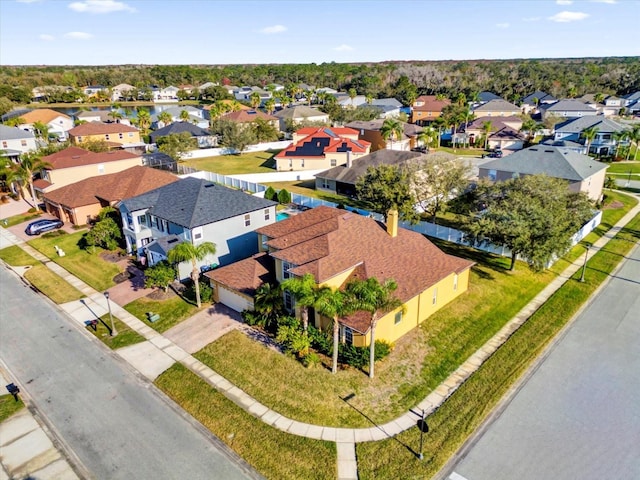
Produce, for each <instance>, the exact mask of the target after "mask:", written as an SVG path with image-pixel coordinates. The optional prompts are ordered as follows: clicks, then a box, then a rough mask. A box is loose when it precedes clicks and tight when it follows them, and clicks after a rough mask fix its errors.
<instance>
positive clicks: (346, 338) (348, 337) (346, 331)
mask: <svg viewBox="0 0 640 480" xmlns="http://www.w3.org/2000/svg"><path fill="white" fill-rule="evenodd" d="M342 341H343V342H344V343H346V344H347V345H353V330H351V329H350V328H349V327H342Z"/></svg>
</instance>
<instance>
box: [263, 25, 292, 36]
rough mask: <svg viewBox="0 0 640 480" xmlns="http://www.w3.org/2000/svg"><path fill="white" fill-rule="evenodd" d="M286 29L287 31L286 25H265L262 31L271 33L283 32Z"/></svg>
mask: <svg viewBox="0 0 640 480" xmlns="http://www.w3.org/2000/svg"><path fill="white" fill-rule="evenodd" d="M286 31H287V27H285V26H284V25H272V26H270V27H264V28H263V29H262V30H260V33H267V34H271V33H282V32H286Z"/></svg>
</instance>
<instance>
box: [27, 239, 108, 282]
mask: <svg viewBox="0 0 640 480" xmlns="http://www.w3.org/2000/svg"><path fill="white" fill-rule="evenodd" d="M82 235H83V232H77V233H73V234H62V235H59V236H52V237H48V236H47V235H43V236H42V237H40V238H36V239H34V240H31V241H30V242H29V245H31V246H32V247H33V248H35V249H36V250H38V251H39V252H40V253H42V254H43V255H45V256H47V257H49V258H50V259H51V260H53V261H54V262H56V263H57V264H58V265H60V266H61V267H63V268H64V269H66V270H68V271H69V272H70V273H72V274H73V275H75V276H76V277H78V278H79V279H80V280H82V281H83V282H85V283H87V284H88V285H90V286H91V287H93V288H95V289H96V290H98V291H103V290H106V289H108V288H109V287H112V286H113V285H115V283H114V281H113V277H115V276H116V275H117V274H118V273H120V269H119V268H118V266H117V265H116V264H114V263H110V262H107V261H106V260H103V259H102V258H101V257H100V253H101V252H102V251H103V250H102V249H100V248H95V249H94V251H92V252H90V251H87V250H82V249H81V248H80V247H79V246H78V242H79V240H80V239H81V238H82ZM56 245H57V246H58V247H59V248H61V249H62V250H64V252H65V256H64V257H59V256H58V254H57V253H56V250H55V248H54V247H55V246H56Z"/></svg>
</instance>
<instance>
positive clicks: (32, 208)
mask: <svg viewBox="0 0 640 480" xmlns="http://www.w3.org/2000/svg"><path fill="white" fill-rule="evenodd" d="M37 211H38V209H37V208H36V207H31V208H30V209H29V210H27V212H28V213H36V212H37Z"/></svg>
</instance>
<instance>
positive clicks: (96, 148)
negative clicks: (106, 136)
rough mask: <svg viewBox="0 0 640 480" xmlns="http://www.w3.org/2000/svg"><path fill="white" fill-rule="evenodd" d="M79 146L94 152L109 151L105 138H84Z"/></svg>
mask: <svg viewBox="0 0 640 480" xmlns="http://www.w3.org/2000/svg"><path fill="white" fill-rule="evenodd" d="M80 146H81V147H82V148H84V149H85V150H89V151H90V152H94V153H102V152H108V151H109V144H108V143H107V141H106V140H85V141H84V142H82V144H81V145H80Z"/></svg>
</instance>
